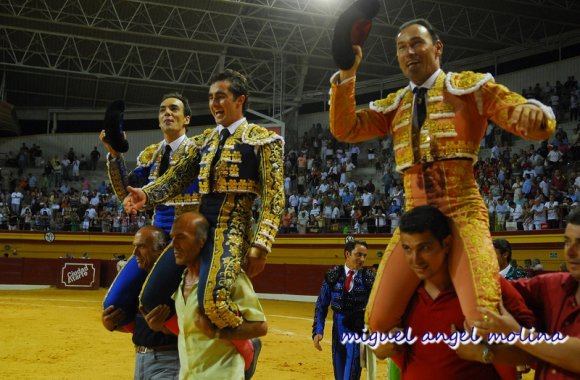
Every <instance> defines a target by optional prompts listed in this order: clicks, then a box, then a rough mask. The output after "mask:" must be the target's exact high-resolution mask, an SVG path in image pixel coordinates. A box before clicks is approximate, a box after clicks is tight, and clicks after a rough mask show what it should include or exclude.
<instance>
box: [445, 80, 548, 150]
mask: <svg viewBox="0 0 580 380" xmlns="http://www.w3.org/2000/svg"><path fill="white" fill-rule="evenodd" d="M452 78H453V77H452ZM448 89H449V87H448ZM481 94H482V97H483V107H484V110H483V112H484V114H486V115H488V117H489V118H490V119H491V120H492V121H493V122H494V123H495V124H496V125H498V126H499V127H501V128H502V129H505V130H506V131H508V132H510V133H513V134H514V135H517V136H520V137H522V138H524V139H527V140H536V141H540V140H545V139H547V138H549V137H550V136H551V135H552V134H554V132H555V131H556V119H555V117H554V113H553V111H552V109H551V108H550V107H547V106H545V105H544V104H542V103H540V102H538V101H536V100H530V99H526V98H524V97H523V96H521V95H520V94H517V93H515V92H512V91H510V90H509V89H508V88H506V87H505V86H503V85H501V84H498V83H495V82H494V81H488V82H486V83H485V84H484V85H483V86H482V87H481ZM474 95H475V98H476V101H478V95H477V93H475V94H474ZM525 103H527V104H533V105H535V106H537V107H539V108H540V109H541V110H542V112H543V113H544V122H543V123H542V125H540V128H539V129H536V130H528V131H527V133H526V134H524V133H523V132H521V131H520V130H518V129H517V127H518V124H513V125H510V124H509V120H510V118H511V116H512V113H513V111H514V109H515V107H516V106H518V105H520V104H525Z"/></svg>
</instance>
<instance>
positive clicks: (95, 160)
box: [89, 147, 101, 170]
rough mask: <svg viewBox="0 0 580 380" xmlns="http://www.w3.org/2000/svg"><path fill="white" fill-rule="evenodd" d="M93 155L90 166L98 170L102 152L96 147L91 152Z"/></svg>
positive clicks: (91, 168) (91, 155)
mask: <svg viewBox="0 0 580 380" xmlns="http://www.w3.org/2000/svg"><path fill="white" fill-rule="evenodd" d="M90 157H91V166H90V167H89V169H90V170H97V164H98V163H99V159H100V158H101V153H100V152H99V150H98V149H97V147H94V148H93V150H92V151H91V154H90Z"/></svg>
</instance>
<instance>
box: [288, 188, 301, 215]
mask: <svg viewBox="0 0 580 380" xmlns="http://www.w3.org/2000/svg"><path fill="white" fill-rule="evenodd" d="M288 203H290V207H292V208H294V211H295V212H296V213H297V214H298V208H299V206H300V198H299V197H298V194H296V192H295V191H294V192H293V193H292V195H290V197H288Z"/></svg>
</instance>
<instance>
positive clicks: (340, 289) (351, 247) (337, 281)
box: [312, 240, 375, 380]
mask: <svg viewBox="0 0 580 380" xmlns="http://www.w3.org/2000/svg"><path fill="white" fill-rule="evenodd" d="M367 248H368V246H367V243H366V242H365V241H363V240H349V241H347V242H346V245H345V247H344V255H345V259H346V260H345V264H344V265H340V266H335V267H333V268H332V269H330V270H329V271H328V272H326V275H325V276H324V281H323V282H322V287H321V288H320V294H319V295H318V299H317V300H316V307H315V309H314V323H313V324H312V339H313V341H314V347H315V348H316V349H318V350H319V351H320V350H322V347H321V346H320V341H321V340H322V338H323V336H324V324H325V320H326V314H328V307H329V306H330V308H331V309H332V311H333V319H332V320H333V324H332V365H333V367H334V378H335V379H338V380H357V379H359V378H360V375H361V365H360V344H358V343H354V342H353V343H345V344H342V343H341V339H342V336H343V334H345V333H352V332H357V333H359V334H361V332H362V327H363V326H364V309H365V306H366V304H367V301H368V299H369V294H370V292H371V288H372V287H373V282H374V280H375V272H373V271H372V270H370V269H367V268H363V264H364V262H365V259H366V256H367Z"/></svg>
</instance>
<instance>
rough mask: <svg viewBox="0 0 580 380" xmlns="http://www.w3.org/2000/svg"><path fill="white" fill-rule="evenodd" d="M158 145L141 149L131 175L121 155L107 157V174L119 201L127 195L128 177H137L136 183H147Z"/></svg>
mask: <svg viewBox="0 0 580 380" xmlns="http://www.w3.org/2000/svg"><path fill="white" fill-rule="evenodd" d="M160 145H161V143H160V142H159V143H157V144H151V145H149V146H148V147H146V148H145V149H143V150H142V151H141V153H139V156H137V166H136V167H135V169H134V170H133V171H132V172H131V173H129V171H128V170H127V164H126V162H125V157H124V156H123V154H119V156H118V157H117V158H111V156H110V155H107V174H108V175H109V181H110V182H111V186H112V187H113V191H114V192H115V195H117V197H118V198H119V199H121V200H123V199H124V198H125V197H126V196H127V195H128V194H129V193H128V192H127V186H128V185H130V180H129V176H134V177H138V178H139V181H138V182H142V183H147V182H148V177H149V171H150V170H151V165H152V164H153V161H154V158H155V156H156V154H157V152H158V150H159V146H160ZM131 186H135V185H134V184H133V185H131Z"/></svg>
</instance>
